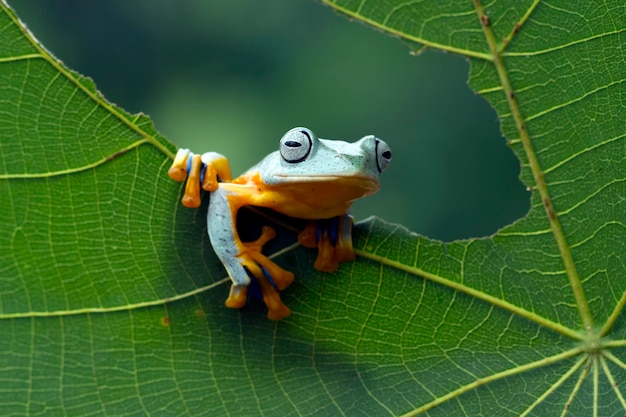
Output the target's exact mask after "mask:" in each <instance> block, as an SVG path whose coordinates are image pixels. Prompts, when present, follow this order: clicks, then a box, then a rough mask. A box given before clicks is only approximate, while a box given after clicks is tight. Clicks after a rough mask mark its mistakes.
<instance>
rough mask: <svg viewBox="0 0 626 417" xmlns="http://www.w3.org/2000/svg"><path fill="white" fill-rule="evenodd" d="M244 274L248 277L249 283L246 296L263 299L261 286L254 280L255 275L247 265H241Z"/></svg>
mask: <svg viewBox="0 0 626 417" xmlns="http://www.w3.org/2000/svg"><path fill="white" fill-rule="evenodd" d="M243 269H244V271H246V274H248V276H249V277H250V285H248V297H254V298H256V299H257V300H262V299H263V293H262V292H261V286H260V285H259V283H258V282H257V280H256V277H255V276H254V275H253V274H252V272H250V270H249V269H248V268H247V267H245V266H244V267H243Z"/></svg>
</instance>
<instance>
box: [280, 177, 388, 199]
mask: <svg viewBox="0 0 626 417" xmlns="http://www.w3.org/2000/svg"><path fill="white" fill-rule="evenodd" d="M281 178H283V179H284V182H283V183H282V185H281V187H284V188H285V189H289V190H290V191H292V192H293V191H296V189H302V190H303V191H305V192H307V193H311V192H313V193H316V194H317V193H319V194H322V195H318V197H324V195H323V194H326V195H336V194H338V197H339V198H341V195H343V196H344V199H348V200H350V201H352V200H356V199H357V198H360V197H365V196H367V195H370V194H374V193H375V192H376V191H378V190H379V189H380V184H379V182H378V180H376V179H374V178H371V177H367V176H353V175H352V176H343V175H298V176H294V175H289V176H285V177H281Z"/></svg>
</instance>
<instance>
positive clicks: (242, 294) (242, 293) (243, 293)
mask: <svg viewBox="0 0 626 417" xmlns="http://www.w3.org/2000/svg"><path fill="white" fill-rule="evenodd" d="M247 298H248V287H247V286H245V285H232V286H231V287H230V294H228V298H227V299H226V302H225V303H224V304H226V307H228V308H242V307H243V306H245V305H246V301H247Z"/></svg>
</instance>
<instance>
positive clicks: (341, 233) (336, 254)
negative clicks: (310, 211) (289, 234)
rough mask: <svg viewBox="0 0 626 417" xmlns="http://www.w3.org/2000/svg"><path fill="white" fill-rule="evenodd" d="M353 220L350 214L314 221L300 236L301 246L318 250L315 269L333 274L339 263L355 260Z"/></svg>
mask: <svg viewBox="0 0 626 417" xmlns="http://www.w3.org/2000/svg"><path fill="white" fill-rule="evenodd" d="M352 223H353V219H352V216H350V215H349V214H348V213H346V214H344V215H343V216H338V217H333V218H331V219H324V220H313V221H311V222H309V224H308V225H307V226H306V228H305V229H304V230H303V231H302V232H300V234H299V235H298V241H299V242H300V244H301V245H302V246H304V247H307V248H314V247H317V248H318V254H317V259H316V260H315V265H314V266H315V269H317V270H318V271H324V272H333V271H335V270H336V269H337V268H339V263H340V262H344V261H351V260H353V259H354V258H355V254H354V250H353V249H352Z"/></svg>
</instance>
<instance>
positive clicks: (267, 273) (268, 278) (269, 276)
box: [257, 263, 278, 291]
mask: <svg viewBox="0 0 626 417" xmlns="http://www.w3.org/2000/svg"><path fill="white" fill-rule="evenodd" d="M257 265H259V267H260V268H261V271H263V275H265V278H267V280H268V281H269V283H270V285H271V286H272V287H273V288H274V289H275V290H276V291H278V287H277V286H276V283H275V282H274V279H273V278H272V276H271V275H270V273H269V271H268V270H267V269H265V268H263V266H262V265H261V264H258V263H257Z"/></svg>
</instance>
